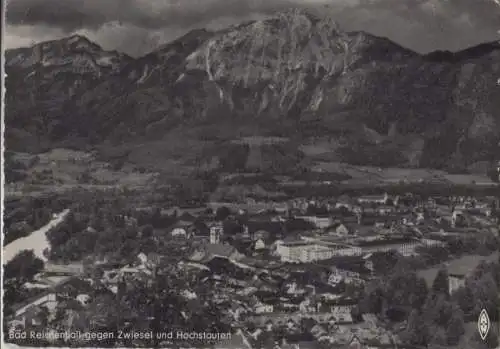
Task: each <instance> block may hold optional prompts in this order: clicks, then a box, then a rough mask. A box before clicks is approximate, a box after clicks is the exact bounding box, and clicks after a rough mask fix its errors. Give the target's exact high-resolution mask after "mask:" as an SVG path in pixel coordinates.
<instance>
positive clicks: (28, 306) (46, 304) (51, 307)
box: [13, 290, 59, 326]
mask: <svg viewBox="0 0 500 349" xmlns="http://www.w3.org/2000/svg"><path fill="white" fill-rule="evenodd" d="M57 298H58V297H57V293H56V292H55V291H54V290H47V291H45V292H43V293H41V294H39V295H37V296H34V297H32V298H30V299H28V300H27V301H25V302H23V303H21V304H18V305H16V306H14V307H13V310H14V319H15V320H16V322H17V323H19V324H22V325H24V326H27V325H36V324H38V322H39V321H38V314H39V312H40V310H41V309H42V308H47V310H48V311H49V313H53V312H55V310H56V307H57V305H58V303H59V302H58V299H57Z"/></svg>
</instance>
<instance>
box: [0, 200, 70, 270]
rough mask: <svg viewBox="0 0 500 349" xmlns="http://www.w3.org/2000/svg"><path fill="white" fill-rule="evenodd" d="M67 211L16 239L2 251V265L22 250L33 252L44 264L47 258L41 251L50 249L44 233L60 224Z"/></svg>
mask: <svg viewBox="0 0 500 349" xmlns="http://www.w3.org/2000/svg"><path fill="white" fill-rule="evenodd" d="M69 212H70V210H69V209H66V210H64V211H62V212H60V213H58V214H56V215H55V216H54V218H53V219H52V220H51V221H50V222H49V223H47V224H46V225H44V226H43V227H41V228H40V229H37V230H35V231H33V232H32V233H30V234H29V235H27V236H25V237H22V238H20V239H17V240H15V241H13V242H11V243H9V244H8V245H7V246H5V247H4V249H3V264H4V265H5V264H6V263H8V262H10V261H11V260H12V259H13V258H14V257H15V256H16V255H17V254H18V253H19V252H21V251H23V250H33V252H34V254H35V256H36V257H38V258H40V259H41V260H43V261H44V262H46V261H47V258H46V257H45V256H44V255H43V251H44V250H45V249H46V248H50V243H49V241H48V239H47V236H46V233H47V232H48V231H49V230H50V229H52V228H55V227H57V226H58V225H59V224H61V223H62V222H63V221H64V219H65V218H66V216H67V215H68V213H69Z"/></svg>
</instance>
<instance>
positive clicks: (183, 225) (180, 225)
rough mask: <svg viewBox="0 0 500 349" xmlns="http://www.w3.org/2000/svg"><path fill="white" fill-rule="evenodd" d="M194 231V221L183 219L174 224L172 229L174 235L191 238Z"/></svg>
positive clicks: (171, 233)
mask: <svg viewBox="0 0 500 349" xmlns="http://www.w3.org/2000/svg"><path fill="white" fill-rule="evenodd" d="M192 232H193V223H192V222H189V221H182V220H181V221H178V222H177V223H175V224H174V225H173V226H172V228H171V230H170V235H172V236H174V237H184V238H190V237H191V234H192Z"/></svg>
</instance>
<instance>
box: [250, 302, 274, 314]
mask: <svg viewBox="0 0 500 349" xmlns="http://www.w3.org/2000/svg"><path fill="white" fill-rule="evenodd" d="M253 310H254V312H255V314H268V313H272V312H273V311H274V307H273V305H272V304H265V303H262V302H258V303H257V304H255V306H254V309H253Z"/></svg>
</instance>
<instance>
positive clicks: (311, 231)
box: [4, 186, 500, 349]
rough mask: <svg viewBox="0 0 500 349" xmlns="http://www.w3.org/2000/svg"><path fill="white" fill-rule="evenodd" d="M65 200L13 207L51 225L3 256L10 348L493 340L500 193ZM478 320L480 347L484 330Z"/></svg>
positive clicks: (82, 195)
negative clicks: (31, 243)
mask: <svg viewBox="0 0 500 349" xmlns="http://www.w3.org/2000/svg"><path fill="white" fill-rule="evenodd" d="M423 187H425V186H423ZM420 189H421V188H420ZM372 192H373V191H372ZM469 194H470V193H469ZM60 195H63V196H64V195H66V198H62V197H60V196H54V195H46V196H39V197H34V198H31V199H30V207H32V210H33V212H34V214H33V215H28V217H26V216H24V217H23V216H22V212H23V209H22V208H19V200H21V201H23V202H24V204H26V202H27V201H26V198H23V199H16V200H17V201H16V200H13V201H12V202H16V204H12V205H14V207H16V205H17V209H13V210H11V211H7V213H8V214H7V215H6V223H7V224H10V227H11V228H16V226H19V225H21V222H19V221H18V222H16V220H18V219H24V221H23V224H34V223H35V222H34V218H35V219H38V220H42V221H39V222H37V223H38V224H39V225H40V226H41V225H44V224H47V225H50V224H51V223H52V225H50V227H49V229H46V230H45V232H43V233H42V235H44V238H45V240H46V241H47V244H48V245H47V247H46V248H44V249H43V250H40V248H38V247H37V248H38V249H37V248H35V249H33V250H23V251H21V252H19V253H18V254H16V255H13V254H11V255H7V256H5V257H6V258H8V260H6V261H5V262H4V263H6V264H5V266H4V267H5V269H4V271H5V274H4V275H5V304H6V307H5V319H6V321H5V322H4V324H5V333H6V338H7V341H8V342H15V343H19V344H23V345H29V344H33V343H37V345H40V344H43V343H44V345H50V346H66V345H79V346H99V347H117V346H119V347H122V346H133V347H166V348H191V347H193V348H198V347H200V348H201V347H203V348H205V347H207V348H234V349H240V348H255V349H257V348H283V349H284V348H495V346H496V345H498V338H497V336H498V308H499V292H498V291H499V290H498V285H499V281H500V280H499V278H500V268H499V262H500V261H499V257H500V256H499V252H498V251H499V219H498V217H499V213H500V210H499V209H500V207H499V199H498V196H490V195H483V194H481V195H478V194H476V196H473V195H465V194H464V195H443V194H442V195H436V194H434V195H432V194H429V193H427V194H422V193H417V192H414V193H412V192H401V193H399V194H394V193H391V192H390V191H389V190H387V191H385V192H382V191H380V192H379V193H378V194H377V193H370V195H364V194H363V193H362V192H358V193H357V194H356V191H346V192H345V193H344V194H340V195H337V196H328V197H321V196H316V197H293V198H290V199H287V200H262V199H260V200H259V199H255V198H250V197H249V198H246V199H244V200H239V201H237V200H232V201H230V200H227V201H224V202H207V203H205V204H198V205H194V204H191V205H188V204H184V205H181V206H170V207H160V206H158V205H151V206H144V207H141V206H140V201H144V194H142V195H138V194H137V193H135V192H134V191H133V190H128V191H124V190H118V191H117V190H109V189H108V190H103V191H102V192H94V193H92V194H89V192H88V191H86V190H74V191H73V192H71V194H68V193H66V194H60ZM151 195H152V196H154V195H153V194H151ZM158 195H160V196H161V195H162V194H158V193H156V196H158ZM424 195H427V196H424ZM65 205H67V206H65ZM63 206H64V207H63ZM51 210H52V211H51ZM26 211H27V210H26V209H25V210H24V212H25V213H26ZM28 212H29V211H28ZM59 212H62V213H59ZM9 213H10V215H9ZM51 213H53V215H52V214H51ZM35 216H36V217H35ZM44 219H45V222H44V221H43V220H44ZM28 222H29V223H28ZM54 222H55V223H54ZM35 226H36V225H35ZM42 229H43V227H42ZM33 236H34V235H33V234H32V235H28V238H30V237H33ZM24 239H26V237H25V238H24ZM38 243H39V244H40V242H38ZM13 244H15V241H14V243H13ZM25 244H26V241H25ZM24 246H26V245H24ZM8 247H9V244H8V245H7V248H8ZM483 310H485V311H486V312H487V314H488V321H489V322H490V323H491V326H490V329H489V333H488V334H487V336H486V338H485V340H483V339H481V335H480V333H479V332H478V330H477V328H478V327H477V326H478V325H477V323H478V318H479V316H480V313H481V312H482V311H483ZM76 332H78V333H80V335H73V336H71V333H76ZM176 332H182V333H185V335H182V336H176V335H172V333H174V334H175V333H176ZM16 333H17V334H18V335H17V336H16ZM22 333H25V334H26V333H43V334H44V335H39V336H35V338H31V339H30V336H26V335H24V336H22V335H19V334H22ZM50 333H52V334H53V335H50ZM58 333H66V334H67V335H57V334H58ZM68 333H69V334H68ZM99 333H101V334H110V335H107V336H104V335H100V336H99V335H98V334H99ZM120 333H121V334H122V335H119V334H120ZM127 333H128V335H123V334H127ZM130 333H132V334H133V335H130ZM161 333H164V334H165V333H170V334H169V335H163V336H162V335H158V334H161ZM45 334H47V335H45ZM92 334H93V335H92ZM8 336H10V337H8ZM34 340H35V342H33V341H34ZM30 341H31V342H30Z"/></svg>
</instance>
